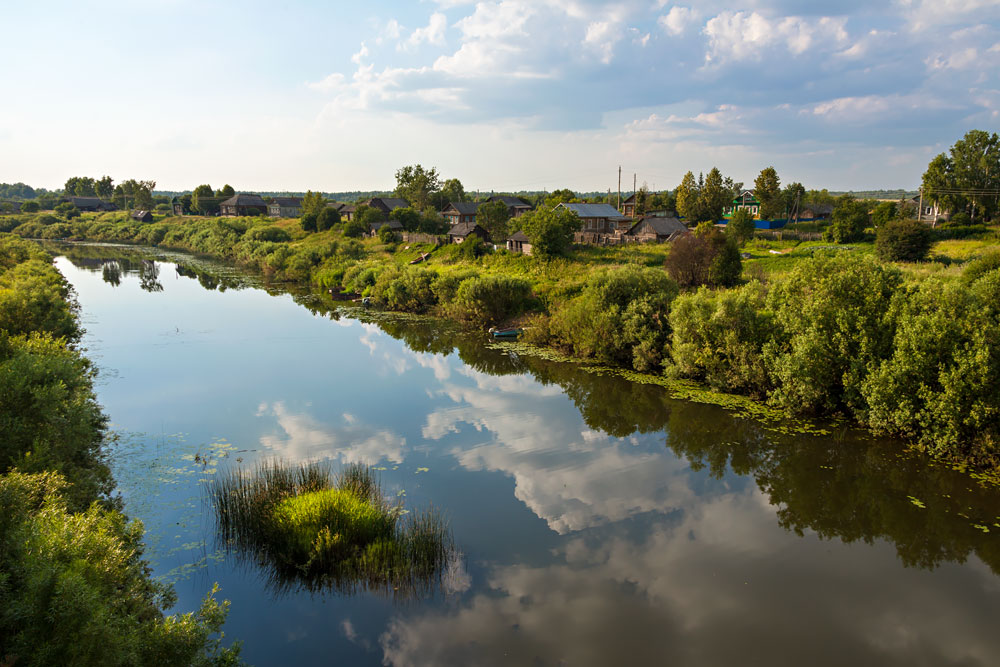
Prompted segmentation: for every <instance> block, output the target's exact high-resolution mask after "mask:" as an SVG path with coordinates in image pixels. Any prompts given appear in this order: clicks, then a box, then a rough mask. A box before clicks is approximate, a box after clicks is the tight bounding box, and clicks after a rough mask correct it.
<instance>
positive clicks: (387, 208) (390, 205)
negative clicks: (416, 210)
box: [362, 197, 410, 215]
mask: <svg viewBox="0 0 1000 667" xmlns="http://www.w3.org/2000/svg"><path fill="white" fill-rule="evenodd" d="M362 203H364V204H367V205H368V206H371V207H372V208H377V209H378V210H380V211H382V213H384V214H386V215H389V214H390V213H392V212H393V211H394V210H395V209H397V208H406V207H408V206H409V205H410V202H408V201H406V200H405V199H400V198H398V197H372V198H371V199H369V200H367V201H365V202H362Z"/></svg>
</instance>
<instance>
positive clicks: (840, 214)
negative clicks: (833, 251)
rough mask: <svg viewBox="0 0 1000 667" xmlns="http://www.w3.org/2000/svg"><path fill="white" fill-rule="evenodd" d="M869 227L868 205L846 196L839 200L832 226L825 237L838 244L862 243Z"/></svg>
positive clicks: (834, 211)
mask: <svg viewBox="0 0 1000 667" xmlns="http://www.w3.org/2000/svg"><path fill="white" fill-rule="evenodd" d="M867 226H868V205H867V204H866V203H865V202H863V201H858V200H856V199H855V198H854V197H852V196H851V195H846V194H845V195H841V196H840V197H839V198H838V199H837V205H836V206H835V207H834V209H833V215H832V218H831V222H830V226H829V227H827V229H826V232H824V236H825V237H826V239H827V240H828V241H835V242H837V243H851V242H853V241H860V240H861V238H862V236H863V235H864V231H865V227H867Z"/></svg>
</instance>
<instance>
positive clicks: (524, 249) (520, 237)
mask: <svg viewBox="0 0 1000 667" xmlns="http://www.w3.org/2000/svg"><path fill="white" fill-rule="evenodd" d="M507 250H509V251H511V252H519V253H522V254H525V255H530V254H531V240H530V239H528V237H527V235H525V233H524V232H521V231H518V232H514V234H512V235H511V236H510V238H508V239H507Z"/></svg>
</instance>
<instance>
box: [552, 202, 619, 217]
mask: <svg viewBox="0 0 1000 667" xmlns="http://www.w3.org/2000/svg"><path fill="white" fill-rule="evenodd" d="M560 207H562V208H568V209H569V210H571V211H573V212H574V213H576V214H577V215H578V216H580V217H581V218H607V219H609V220H625V219H627V218H626V217H625V216H624V215H622V214H621V213H619V212H618V209H616V208H615V207H614V206H612V205H610V204H565V203H563V204H559V206H557V207H556V208H560Z"/></svg>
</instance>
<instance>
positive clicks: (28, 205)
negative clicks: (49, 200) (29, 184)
mask: <svg viewBox="0 0 1000 667" xmlns="http://www.w3.org/2000/svg"><path fill="white" fill-rule="evenodd" d="M21 212H22V213H37V212H38V202H36V201H26V202H24V203H23V204H21Z"/></svg>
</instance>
